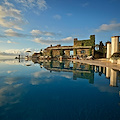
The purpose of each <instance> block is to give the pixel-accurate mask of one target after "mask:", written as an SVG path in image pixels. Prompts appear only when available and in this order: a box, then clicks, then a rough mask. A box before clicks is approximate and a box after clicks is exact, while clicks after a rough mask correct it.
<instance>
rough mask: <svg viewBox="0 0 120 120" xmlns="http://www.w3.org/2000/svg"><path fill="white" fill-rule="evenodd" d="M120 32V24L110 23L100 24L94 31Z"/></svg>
mask: <svg viewBox="0 0 120 120" xmlns="http://www.w3.org/2000/svg"><path fill="white" fill-rule="evenodd" d="M112 30H115V31H120V23H111V24H102V25H101V26H100V27H99V28H98V29H96V30H95V31H96V32H101V31H112Z"/></svg>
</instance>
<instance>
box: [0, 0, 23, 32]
mask: <svg viewBox="0 0 120 120" xmlns="http://www.w3.org/2000/svg"><path fill="white" fill-rule="evenodd" d="M24 24H25V21H24V20H23V18H22V14H21V11H20V10H18V9H15V8H14V5H13V4H11V3H9V2H8V1H7V0H5V2H4V3H3V4H2V5H0V25H1V26H2V27H7V28H15V29H18V30H22V28H21V26H22V25H24Z"/></svg>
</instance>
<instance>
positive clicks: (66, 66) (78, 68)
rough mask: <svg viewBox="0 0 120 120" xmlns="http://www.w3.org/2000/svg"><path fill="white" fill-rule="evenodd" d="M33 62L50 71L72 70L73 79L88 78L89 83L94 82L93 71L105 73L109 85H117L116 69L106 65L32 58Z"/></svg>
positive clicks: (100, 73)
mask: <svg viewBox="0 0 120 120" xmlns="http://www.w3.org/2000/svg"><path fill="white" fill-rule="evenodd" d="M33 62H34V63H35V64H36V63H38V64H40V67H41V68H43V67H44V68H45V69H47V70H49V71H50V72H52V71H56V72H72V73H73V80H77V78H83V79H88V81H89V83H91V84H94V73H98V74H99V76H101V75H102V74H104V75H106V78H108V79H110V86H113V87H117V86H118V79H119V78H118V73H119V72H118V71H117V70H114V69H110V68H108V67H101V66H93V65H89V64H85V63H80V62H73V63H72V62H71V61H62V62H59V61H47V60H45V61H44V60H41V61H39V60H37V59H34V60H33Z"/></svg>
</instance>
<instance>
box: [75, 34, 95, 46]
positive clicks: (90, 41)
mask: <svg viewBox="0 0 120 120" xmlns="http://www.w3.org/2000/svg"><path fill="white" fill-rule="evenodd" d="M74 46H95V35H90V39H88V40H77V39H76V38H75V39H74Z"/></svg>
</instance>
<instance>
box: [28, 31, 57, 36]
mask: <svg viewBox="0 0 120 120" xmlns="http://www.w3.org/2000/svg"><path fill="white" fill-rule="evenodd" d="M30 33H31V34H32V35H34V36H38V35H44V36H54V35H55V34H54V33H52V32H46V31H40V30H32V31H31V32H30Z"/></svg>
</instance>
